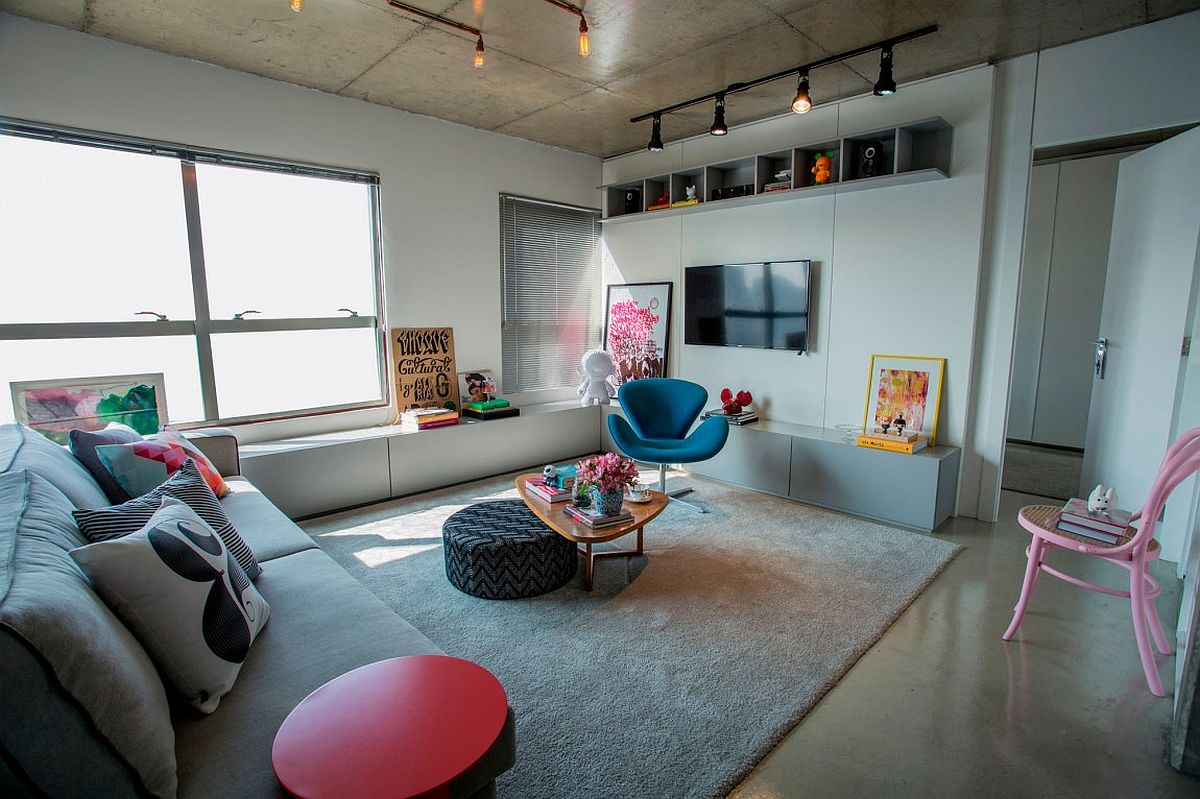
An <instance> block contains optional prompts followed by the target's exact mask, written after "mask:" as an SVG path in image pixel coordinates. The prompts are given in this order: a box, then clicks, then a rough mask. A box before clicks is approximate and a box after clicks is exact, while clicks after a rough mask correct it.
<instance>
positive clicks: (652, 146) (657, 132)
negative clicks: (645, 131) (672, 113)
mask: <svg viewBox="0 0 1200 799" xmlns="http://www.w3.org/2000/svg"><path fill="white" fill-rule="evenodd" d="M646 149H647V150H649V151H650V152H652V153H661V152H662V150H663V142H662V115H661V114H655V115H654V123H653V126H652V127H651V128H650V143H649V144H647V145H646Z"/></svg>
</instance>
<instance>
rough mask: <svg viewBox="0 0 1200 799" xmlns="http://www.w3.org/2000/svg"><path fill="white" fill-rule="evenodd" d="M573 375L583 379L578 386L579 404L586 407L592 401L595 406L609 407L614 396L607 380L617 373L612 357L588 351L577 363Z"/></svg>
mask: <svg viewBox="0 0 1200 799" xmlns="http://www.w3.org/2000/svg"><path fill="white" fill-rule="evenodd" d="M575 373H576V374H578V375H579V376H580V377H582V378H583V382H582V383H580V384H579V397H580V400H579V404H580V405H582V406H584V407H587V406H588V405H591V404H592V401H593V400H594V401H595V402H596V404H597V405H611V404H612V398H613V397H615V396H616V392H615V391H613V387H612V385H611V384H610V383H609V382H608V379H609V378H610V377H612V376H613V375H615V374H616V373H617V367H616V366H614V365H613V360H612V356H611V355H609V354H608V353H607V352H605V351H604V350H588V351H587V352H585V353H584V354H583V358H581V359H580V361H579V366H578V367H576V369H575Z"/></svg>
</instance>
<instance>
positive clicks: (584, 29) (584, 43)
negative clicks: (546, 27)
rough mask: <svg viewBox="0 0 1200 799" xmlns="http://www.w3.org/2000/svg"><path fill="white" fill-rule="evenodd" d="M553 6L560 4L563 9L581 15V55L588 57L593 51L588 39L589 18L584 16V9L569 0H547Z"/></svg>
mask: <svg viewBox="0 0 1200 799" xmlns="http://www.w3.org/2000/svg"><path fill="white" fill-rule="evenodd" d="M546 2H547V3H549V4H550V5H552V6H558V7H559V8H561V9H562V10H563V11H567V12H570V13H572V14H574V15H575V16H577V17H579V55H580V56H582V57H583V58H587V57H588V56H589V55H591V52H592V43H591V40H589V39H588V26H587V19H585V18H584V16H583V9H582V8H580V7H579V6H577V5H575V4H574V3H568V2H567V0H546Z"/></svg>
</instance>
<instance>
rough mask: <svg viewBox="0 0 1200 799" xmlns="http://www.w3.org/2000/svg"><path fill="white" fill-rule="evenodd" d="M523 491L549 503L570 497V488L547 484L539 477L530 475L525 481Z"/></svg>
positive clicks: (562, 500)
mask: <svg viewBox="0 0 1200 799" xmlns="http://www.w3.org/2000/svg"><path fill="white" fill-rule="evenodd" d="M525 493H527V494H531V495H532V496H534V497H536V498H537V499H540V500H542V501H543V502H548V503H550V504H551V505H553V504H555V503H557V502H564V501H566V500H568V499H570V498H571V489H569V488H559V487H558V486H554V485H547V484H546V483H545V481H543V480H542V479H541V478H540V477H531V478H529V479H528V480H526V481H525Z"/></svg>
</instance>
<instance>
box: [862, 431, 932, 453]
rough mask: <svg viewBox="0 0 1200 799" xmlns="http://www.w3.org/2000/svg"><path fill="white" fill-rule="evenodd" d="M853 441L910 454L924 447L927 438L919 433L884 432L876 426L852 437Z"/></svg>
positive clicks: (871, 446) (863, 445)
mask: <svg viewBox="0 0 1200 799" xmlns="http://www.w3.org/2000/svg"><path fill="white" fill-rule="evenodd" d="M854 443H855V444H858V446H860V447H867V448H868V449H882V450H887V451H888V452H903V453H904V454H905V455H911V454H913V453H914V452H916V451H917V450H921V449H925V446H926V445H927V444H928V443H929V439H927V438H925V436H923V435H921V434H920V433H896V432H894V431H889V432H887V433H885V432H883V428H882V427H876V428H875V429H874V430H872V431H871V432H870V433H866V434H864V435H861V436H859V437H858V438H856V439H854Z"/></svg>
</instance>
